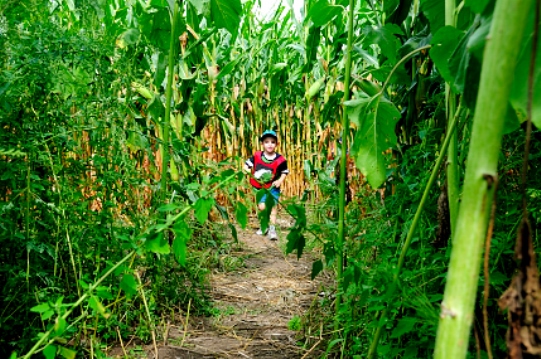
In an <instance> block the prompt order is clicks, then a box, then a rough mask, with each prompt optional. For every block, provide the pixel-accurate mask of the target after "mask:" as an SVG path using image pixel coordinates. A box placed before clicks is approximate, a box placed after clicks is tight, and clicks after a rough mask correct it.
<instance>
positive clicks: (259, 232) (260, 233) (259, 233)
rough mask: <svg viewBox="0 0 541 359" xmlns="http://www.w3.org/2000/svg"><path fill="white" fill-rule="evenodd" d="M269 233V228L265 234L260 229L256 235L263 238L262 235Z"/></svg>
mask: <svg viewBox="0 0 541 359" xmlns="http://www.w3.org/2000/svg"><path fill="white" fill-rule="evenodd" d="M267 233H269V229H268V228H267V230H266V231H265V233H263V231H262V230H261V228H259V229H258V230H257V232H255V234H257V235H258V236H262V235H264V234H267Z"/></svg>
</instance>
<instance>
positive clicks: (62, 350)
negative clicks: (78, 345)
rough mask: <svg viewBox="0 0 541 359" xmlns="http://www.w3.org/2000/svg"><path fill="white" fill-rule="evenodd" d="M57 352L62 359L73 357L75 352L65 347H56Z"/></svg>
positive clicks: (71, 358) (73, 358)
mask: <svg viewBox="0 0 541 359" xmlns="http://www.w3.org/2000/svg"><path fill="white" fill-rule="evenodd" d="M58 354H60V355H61V356H62V358H64V359H75V356H76V355H77V352H76V351H75V350H72V349H68V348H66V347H58Z"/></svg>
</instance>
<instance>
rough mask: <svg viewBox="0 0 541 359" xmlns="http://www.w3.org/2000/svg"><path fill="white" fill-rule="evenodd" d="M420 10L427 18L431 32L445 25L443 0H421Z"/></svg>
mask: <svg viewBox="0 0 541 359" xmlns="http://www.w3.org/2000/svg"><path fill="white" fill-rule="evenodd" d="M421 11H422V12H423V13H424V14H425V16H426V17H427V18H428V21H429V22H430V31H431V32H432V33H433V34H435V33H436V32H437V31H438V30H439V29H440V27H442V26H444V25H445V0H421Z"/></svg>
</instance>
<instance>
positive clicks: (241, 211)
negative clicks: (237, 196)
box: [235, 202, 248, 229]
mask: <svg viewBox="0 0 541 359" xmlns="http://www.w3.org/2000/svg"><path fill="white" fill-rule="evenodd" d="M235 216H236V217H237V222H238V223H239V224H240V226H241V228H242V229H246V225H247V224H248V209H247V208H246V206H245V205H244V204H243V203H242V202H237V206H236V208H235Z"/></svg>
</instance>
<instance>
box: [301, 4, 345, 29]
mask: <svg viewBox="0 0 541 359" xmlns="http://www.w3.org/2000/svg"><path fill="white" fill-rule="evenodd" d="M343 11H344V8H343V7H342V6H337V5H331V4H329V2H328V1H327V0H319V1H318V2H317V3H315V4H314V5H312V6H311V7H310V11H308V16H306V18H305V20H304V23H305V24H306V23H307V22H308V20H312V22H313V23H314V26H325V25H327V23H328V22H329V21H331V20H332V19H333V18H334V17H336V16H338V15H341V14H342V12H343Z"/></svg>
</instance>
